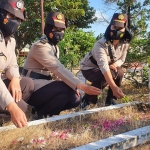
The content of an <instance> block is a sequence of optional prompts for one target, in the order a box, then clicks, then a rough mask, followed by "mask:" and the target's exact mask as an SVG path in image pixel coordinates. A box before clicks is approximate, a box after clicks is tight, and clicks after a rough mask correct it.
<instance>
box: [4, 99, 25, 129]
mask: <svg viewBox="0 0 150 150" xmlns="http://www.w3.org/2000/svg"><path fill="white" fill-rule="evenodd" d="M6 108H7V110H8V111H9V112H10V114H11V120H12V122H13V123H14V125H15V126H16V127H17V128H22V127H24V126H27V119H26V116H25V114H24V112H23V111H22V110H21V109H20V108H19V107H18V106H17V104H16V103H15V102H12V103H10V104H9V105H8V106H7V107H6Z"/></svg>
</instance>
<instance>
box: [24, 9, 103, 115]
mask: <svg viewBox="0 0 150 150" xmlns="http://www.w3.org/2000/svg"><path fill="white" fill-rule="evenodd" d="M65 28H66V26H65V19H64V15H63V14H61V13H60V12H52V13H49V14H48V17H47V19H46V24H45V29H44V33H45V35H46V36H45V38H42V39H41V40H39V41H37V42H36V43H34V44H33V45H32V47H31V49H30V51H29V53H28V56H27V59H26V62H25V65H24V70H23V75H24V76H28V77H31V78H33V79H34V80H33V81H34V83H35V92H34V93H33V95H32V96H31V98H30V99H29V101H28V103H29V104H30V105H32V106H34V107H35V108H36V109H37V114H38V118H42V116H47V115H49V116H52V115H58V114H59V113H60V111H62V110H65V109H70V108H73V107H76V106H78V105H79V104H80V96H79V95H77V94H76V90H77V89H81V90H83V91H85V92H86V93H88V94H93V95H98V94H100V90H99V89H98V88H95V87H93V86H87V85H86V84H84V83H82V82H81V81H80V80H79V79H78V78H77V77H76V76H74V75H73V74H72V73H71V72H70V71H69V70H68V69H66V68H65V67H64V66H63V65H62V64H61V63H60V61H59V60H58V58H59V48H58V46H57V43H58V42H59V41H61V40H62V39H63V37H64V32H65ZM50 72H52V73H53V74H55V76H57V77H58V78H59V79H61V81H56V80H51V78H50Z"/></svg>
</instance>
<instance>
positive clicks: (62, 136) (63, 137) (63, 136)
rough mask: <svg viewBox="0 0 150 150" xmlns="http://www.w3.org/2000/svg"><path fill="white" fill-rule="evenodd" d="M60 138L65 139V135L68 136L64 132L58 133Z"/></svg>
mask: <svg viewBox="0 0 150 150" xmlns="http://www.w3.org/2000/svg"><path fill="white" fill-rule="evenodd" d="M59 137H60V139H62V140H66V139H67V137H68V135H67V134H66V133H62V134H60V136H59Z"/></svg>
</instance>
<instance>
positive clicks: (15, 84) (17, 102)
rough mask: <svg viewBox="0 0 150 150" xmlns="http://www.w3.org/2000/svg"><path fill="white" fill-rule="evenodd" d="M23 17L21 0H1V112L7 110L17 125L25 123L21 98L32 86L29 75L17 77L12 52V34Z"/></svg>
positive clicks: (15, 60) (23, 103)
mask: <svg viewBox="0 0 150 150" xmlns="http://www.w3.org/2000/svg"><path fill="white" fill-rule="evenodd" d="M24 19H25V16H24V2H23V1H22V0H2V1H1V2H0V47H1V50H0V77H1V78H0V106H1V110H0V113H3V112H4V113H5V112H6V114H9V113H10V115H11V119H12V122H13V123H14V124H15V125H16V126H17V127H24V126H26V125H27V119H26V116H25V114H24V112H25V111H26V109H27V104H26V103H25V102H24V101H27V100H28V99H29V97H30V96H31V94H32V92H33V90H34V84H33V81H32V80H31V79H30V78H22V79H21V78H20V74H19V69H18V65H17V59H16V55H15V45H16V41H15V39H14V38H13V37H12V35H13V34H14V33H15V32H16V31H17V29H18V28H19V26H20V25H21V22H22V21H23V20H24ZM23 100H24V101H23ZM18 106H19V107H18ZM3 110H4V111H3ZM8 112H9V113H8Z"/></svg>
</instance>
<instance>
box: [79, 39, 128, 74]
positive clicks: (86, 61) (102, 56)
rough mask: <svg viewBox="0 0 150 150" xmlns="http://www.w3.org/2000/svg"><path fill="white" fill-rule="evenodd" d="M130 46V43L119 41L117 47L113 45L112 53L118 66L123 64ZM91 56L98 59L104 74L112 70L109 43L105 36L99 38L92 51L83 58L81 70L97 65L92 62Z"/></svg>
mask: <svg viewBox="0 0 150 150" xmlns="http://www.w3.org/2000/svg"><path fill="white" fill-rule="evenodd" d="M128 47H129V43H123V42H120V43H118V45H117V47H116V49H114V47H113V46H112V55H113V58H114V61H115V64H117V66H121V65H122V64H123V63H124V62H125V59H126V55H127V50H128ZM91 56H93V58H94V59H95V60H96V61H97V64H98V66H99V68H100V70H101V71H102V73H103V74H104V73H105V72H106V71H108V70H110V69H109V63H110V62H111V61H110V56H109V52H108V44H107V43H106V39H105V37H102V38H101V39H100V40H98V41H97V42H96V43H95V45H94V47H93V49H92V51H91V53H88V54H86V56H85V57H84V58H83V59H82V60H81V62H80V68H81V70H88V69H93V68H96V67H97V66H96V65H94V64H93V63H92V62H91V60H90V57H91Z"/></svg>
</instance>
